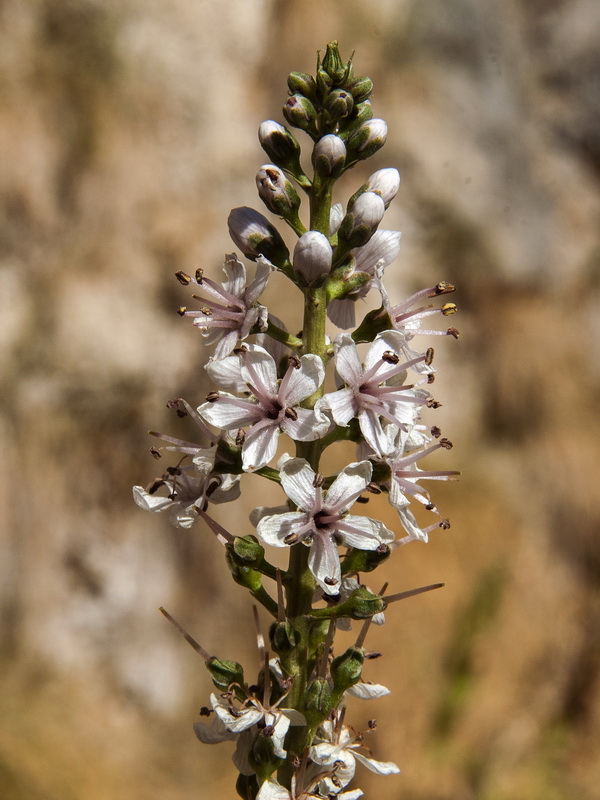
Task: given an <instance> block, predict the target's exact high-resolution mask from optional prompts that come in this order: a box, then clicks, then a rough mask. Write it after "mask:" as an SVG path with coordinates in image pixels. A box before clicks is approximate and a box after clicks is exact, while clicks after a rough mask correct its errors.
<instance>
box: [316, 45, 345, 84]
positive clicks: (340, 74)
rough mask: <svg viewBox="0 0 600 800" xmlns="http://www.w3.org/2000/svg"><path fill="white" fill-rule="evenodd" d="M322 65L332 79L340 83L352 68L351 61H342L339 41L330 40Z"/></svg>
mask: <svg viewBox="0 0 600 800" xmlns="http://www.w3.org/2000/svg"><path fill="white" fill-rule="evenodd" d="M321 66H322V68H323V69H324V70H325V72H326V73H327V74H328V75H329V77H330V78H331V80H332V81H333V82H334V83H336V84H338V85H339V84H340V83H341V82H342V81H343V80H344V78H346V77H347V76H348V73H349V70H350V63H348V64H345V63H344V62H343V61H342V57H341V56H340V51H339V50H338V43H337V42H330V43H329V44H328V45H327V50H326V51H325V57H324V59H323V62H322V64H321Z"/></svg>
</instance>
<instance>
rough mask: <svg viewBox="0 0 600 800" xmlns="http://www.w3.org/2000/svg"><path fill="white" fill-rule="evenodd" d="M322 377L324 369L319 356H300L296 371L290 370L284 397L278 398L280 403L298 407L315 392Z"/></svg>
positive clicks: (321, 381)
mask: <svg viewBox="0 0 600 800" xmlns="http://www.w3.org/2000/svg"><path fill="white" fill-rule="evenodd" d="M324 377H325V368H324V367H323V362H322V361H321V359H320V358H319V356H315V355H312V354H310V355H306V356H302V358H301V359H300V366H299V367H298V369H294V370H292V373H291V375H290V379H289V381H288V384H287V387H286V391H285V396H280V398H279V399H280V401H281V403H282V404H283V405H285V406H296V405H298V403H300V402H302V400H306V398H307V397H310V396H311V394H314V393H315V392H316V391H317V389H318V388H319V386H320V385H321V384H322V383H323V378H324Z"/></svg>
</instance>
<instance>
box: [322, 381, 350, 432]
mask: <svg viewBox="0 0 600 800" xmlns="http://www.w3.org/2000/svg"><path fill="white" fill-rule="evenodd" d="M315 409H318V410H319V411H320V410H329V411H331V415H332V416H333V419H334V420H335V422H336V424H337V425H344V426H345V425H348V423H349V422H350V420H351V419H353V418H354V417H355V416H356V414H357V411H358V408H357V405H356V398H355V396H354V392H353V391H352V389H338V391H337V392H329V393H328V394H326V395H324V396H323V397H322V398H321V399H320V400H318V401H317V404H316V406H315Z"/></svg>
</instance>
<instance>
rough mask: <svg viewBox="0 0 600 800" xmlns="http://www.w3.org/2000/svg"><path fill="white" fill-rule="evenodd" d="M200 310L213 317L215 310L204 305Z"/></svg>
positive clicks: (206, 315)
mask: <svg viewBox="0 0 600 800" xmlns="http://www.w3.org/2000/svg"><path fill="white" fill-rule="evenodd" d="M200 311H201V312H202V314H204V316H205V317H212V313H213V312H212V311H211V310H210V308H207V307H206V306H204V308H201V309H200Z"/></svg>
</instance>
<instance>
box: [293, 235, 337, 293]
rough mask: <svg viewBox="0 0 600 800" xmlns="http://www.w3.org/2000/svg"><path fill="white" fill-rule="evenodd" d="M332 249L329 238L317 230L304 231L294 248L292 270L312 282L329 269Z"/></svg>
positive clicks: (325, 273)
mask: <svg viewBox="0 0 600 800" xmlns="http://www.w3.org/2000/svg"><path fill="white" fill-rule="evenodd" d="M332 254H333V251H332V249H331V245H330V244H329V239H328V238H327V236H325V235H324V234H323V233H319V232H318V231H306V233H303V234H302V236H301V237H300V238H299V239H298V241H297V243H296V247H295V248H294V257H293V259H292V260H293V264H294V270H295V271H296V272H299V273H300V274H301V275H303V276H304V277H305V278H306V281H307V282H308V283H309V284H310V283H314V281H316V280H319V278H322V277H324V276H325V275H327V274H328V273H329V271H330V270H331V258H332Z"/></svg>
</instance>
